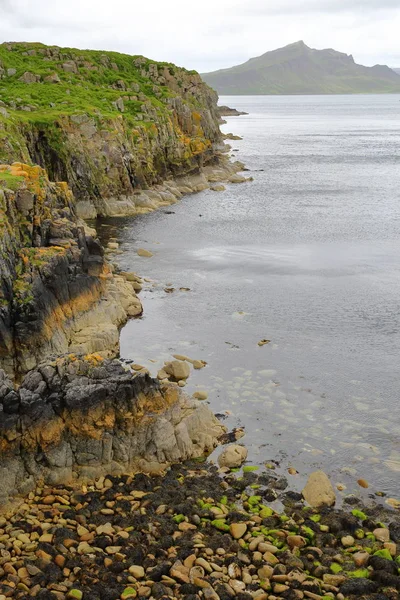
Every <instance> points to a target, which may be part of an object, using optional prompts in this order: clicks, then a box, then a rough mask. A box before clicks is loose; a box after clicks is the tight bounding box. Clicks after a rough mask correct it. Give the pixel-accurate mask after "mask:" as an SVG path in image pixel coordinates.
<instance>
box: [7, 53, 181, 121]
mask: <svg viewBox="0 0 400 600" xmlns="http://www.w3.org/2000/svg"><path fill="white" fill-rule="evenodd" d="M46 51H47V47H46V46H45V45H43V44H24V43H21V44H12V51H11V52H10V51H9V50H8V49H7V44H2V45H0V66H2V67H3V68H4V69H5V70H7V69H9V68H13V69H16V74H15V75H12V76H10V77H9V76H7V77H6V78H5V79H3V80H2V81H0V99H1V100H2V101H3V102H5V103H6V104H9V103H10V102H15V103H16V105H17V106H24V105H30V106H32V107H34V108H36V110H35V111H34V112H33V114H29V113H26V114H21V113H20V114H19V118H21V119H25V120H28V121H29V120H35V119H47V120H53V119H54V118H55V117H57V116H58V115H65V114H75V113H76V112H77V111H82V112H86V113H88V114H99V113H101V115H103V116H115V115H118V114H119V111H118V109H117V108H116V107H115V106H113V104H112V103H113V102H115V101H117V100H118V98H120V97H121V95H124V94H125V93H128V94H131V95H132V94H135V93H138V92H142V93H143V94H144V95H145V96H147V98H148V99H149V100H151V102H152V103H153V105H154V106H155V107H156V108H161V107H162V99H163V98H167V97H169V96H173V95H174V94H173V93H171V91H170V90H169V89H168V88H167V87H161V86H160V87H159V88H158V89H157V90H155V89H154V84H153V82H152V81H151V80H150V79H149V78H148V77H146V76H144V75H143V74H142V72H141V70H142V69H143V70H144V71H148V70H149V66H150V65H151V64H152V63H153V62H154V61H151V60H148V59H144V58H143V57H139V56H129V55H126V54H120V53H118V52H102V51H96V50H77V49H73V48H61V49H60V51H61V54H60V58H59V59H58V58H55V57H51V56H50V57H48V56H46ZM27 52H29V53H31V52H35V55H30V54H27ZM137 59H142V61H143V67H142V69H139V68H137V67H136V66H135V60H137ZM71 60H72V61H75V62H77V63H79V72H78V73H70V72H66V71H65V70H64V69H63V67H62V65H63V64H64V63H68V62H71ZM82 63H86V64H85V66H81V65H82ZM157 64H158V65H160V63H157ZM161 64H162V65H163V66H165V67H166V68H167V69H168V70H169V71H170V72H171V73H176V72H177V71H182V73H185V70H184V69H179V70H178V69H177V67H175V66H174V65H172V64H169V63H161ZM111 65H115V66H116V67H117V69H115V68H113V66H111ZM27 71H28V72H32V73H34V74H35V75H40V76H41V78H42V81H41V82H39V83H32V84H26V83H24V82H22V81H20V78H21V76H22V75H23V74H24V73H25V72H27ZM54 73H57V75H58V77H59V79H60V80H61V81H60V83H57V84H54V83H47V82H46V81H44V80H45V78H46V77H48V76H51V75H53V74H54ZM121 81H123V82H124V84H125V86H126V88H127V89H130V90H131V91H130V92H125V91H124V89H123V88H122V89H121V84H120V83H118V82H121ZM117 86H118V87H117ZM132 86H139V88H138V92H134V91H132V89H133V87H132ZM52 105H55V106H52ZM141 105H142V102H141V101H128V102H127V103H126V105H125V116H126V117H128V118H129V117H130V116H131V117H135V115H137V113H139V112H140V107H141Z"/></svg>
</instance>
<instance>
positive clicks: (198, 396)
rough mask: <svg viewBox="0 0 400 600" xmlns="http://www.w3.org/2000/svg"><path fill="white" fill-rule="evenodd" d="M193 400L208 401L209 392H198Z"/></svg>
mask: <svg viewBox="0 0 400 600" xmlns="http://www.w3.org/2000/svg"><path fill="white" fill-rule="evenodd" d="M193 398H196V399H197V400H207V398H208V392H206V391H202V390H198V391H197V392H194V394H193Z"/></svg>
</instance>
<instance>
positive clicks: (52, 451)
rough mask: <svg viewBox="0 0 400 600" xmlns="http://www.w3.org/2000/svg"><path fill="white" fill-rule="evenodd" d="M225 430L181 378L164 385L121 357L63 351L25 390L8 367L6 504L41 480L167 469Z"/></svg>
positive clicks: (1, 431) (2, 397)
mask: <svg viewBox="0 0 400 600" xmlns="http://www.w3.org/2000/svg"><path fill="white" fill-rule="evenodd" d="M224 431H225V429H224V427H223V426H221V425H220V424H219V422H218V421H217V419H216V418H215V417H214V416H213V415H212V413H211V411H210V410H209V409H208V407H207V406H206V405H204V404H201V403H199V402H198V401H196V400H193V399H190V398H189V397H188V396H187V395H186V394H184V393H183V392H182V390H181V389H180V388H179V387H178V386H176V385H173V384H168V385H165V386H162V387H161V386H160V384H159V383H158V382H157V381H156V380H154V379H151V378H150V377H149V376H148V375H144V374H133V373H132V372H129V371H127V370H126V369H125V368H124V367H123V366H122V365H121V364H120V363H119V362H118V361H117V360H114V361H109V360H103V359H102V358H101V357H99V356H98V355H91V356H87V357H86V358H85V359H84V360H83V359H77V358H76V357H75V356H73V355H70V356H67V357H61V358H56V359H54V360H53V361H52V362H50V363H49V362H47V363H44V364H42V365H39V367H38V369H36V370H34V371H31V372H30V373H28V374H27V376H26V377H25V379H24V380H23V382H22V384H21V386H20V388H19V389H18V391H15V390H14V388H13V385H12V383H11V381H10V380H8V379H7V377H6V375H5V373H4V372H2V371H0V481H1V486H0V505H1V504H4V503H6V502H7V501H8V500H9V499H11V498H13V497H14V496H15V495H17V494H26V493H28V492H29V491H31V490H33V489H35V487H36V485H37V484H38V482H39V481H45V482H46V483H48V484H50V485H55V484H59V483H71V482H72V481H73V480H76V479H87V480H93V479H95V478H96V477H99V476H101V475H104V474H106V473H113V474H114V475H116V474H119V473H125V472H132V471H135V470H138V469H140V470H144V471H147V472H154V471H158V472H159V471H160V470H161V469H165V468H166V467H167V465H168V464H169V463H173V462H178V461H180V460H185V459H187V458H194V457H199V456H202V455H203V454H204V453H206V452H209V451H211V450H212V449H213V448H214V447H215V446H216V445H217V440H218V438H219V437H220V436H221V435H222V434H223V433H224Z"/></svg>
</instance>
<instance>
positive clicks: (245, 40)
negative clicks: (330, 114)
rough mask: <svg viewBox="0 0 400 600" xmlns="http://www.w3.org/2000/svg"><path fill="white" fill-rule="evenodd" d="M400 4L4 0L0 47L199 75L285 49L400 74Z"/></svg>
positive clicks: (357, 0)
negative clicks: (335, 55)
mask: <svg viewBox="0 0 400 600" xmlns="http://www.w3.org/2000/svg"><path fill="white" fill-rule="evenodd" d="M399 32H400V0H197V1H196V2H191V1H190V0H0V41H1V42H2V41H40V42H43V43H46V44H56V45H58V46H73V47H78V48H94V49H96V48H97V49H102V50H117V51H120V52H127V53H129V54H144V55H145V56H148V57H150V58H153V59H156V60H165V61H170V62H174V63H176V64H178V65H181V66H184V67H187V68H189V69H197V70H198V71H200V72H205V71H213V70H215V69H219V68H223V67H230V66H233V65H235V64H239V63H241V62H244V61H245V60H247V59H248V58H250V57H253V56H259V55H260V54H263V53H264V52H267V51H268V50H274V49H275V48H279V47H281V46H285V45H286V44H290V43H292V42H295V41H298V40H300V39H302V40H304V41H305V43H306V44H307V45H308V46H311V47H312V48H334V49H335V50H340V51H342V52H346V53H347V54H353V56H354V58H355V60H356V62H358V63H361V64H365V65H369V66H372V65H374V64H377V63H380V64H388V65H389V66H392V67H399V68H400V43H399V41H400V33H399Z"/></svg>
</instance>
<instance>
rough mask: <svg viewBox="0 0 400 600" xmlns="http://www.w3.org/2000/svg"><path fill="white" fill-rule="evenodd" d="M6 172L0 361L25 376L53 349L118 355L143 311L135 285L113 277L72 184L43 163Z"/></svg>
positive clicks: (0, 198) (0, 237)
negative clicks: (122, 335)
mask: <svg viewBox="0 0 400 600" xmlns="http://www.w3.org/2000/svg"><path fill="white" fill-rule="evenodd" d="M0 170H1V173H0V174H3V177H5V179H4V184H3V188H2V185H1V182H0V367H2V368H4V369H5V370H6V371H7V372H8V373H9V374H10V375H12V376H18V375H20V374H21V373H25V372H26V371H28V370H29V369H32V368H34V367H35V366H36V365H37V363H38V362H39V361H40V360H43V359H44V358H45V357H46V356H48V355H49V354H51V353H53V354H63V353H65V352H68V351H79V352H82V353H85V352H102V353H103V354H104V355H105V356H112V355H115V353H116V352H117V351H118V347H119V327H120V326H121V325H122V324H123V323H124V322H126V320H127V318H128V317H129V316H133V315H137V314H140V313H141V311H142V307H141V304H140V301H139V299H138V298H137V297H136V295H135V293H134V289H133V285H132V283H131V282H128V281H126V280H125V279H124V278H123V277H121V276H115V275H113V273H112V272H111V270H110V266H109V265H108V264H107V262H106V261H105V259H104V252H103V248H102V247H101V245H100V244H99V242H98V241H97V240H96V239H95V238H94V237H93V236H92V235H89V234H88V233H91V232H85V227H84V224H83V222H81V221H80V220H79V219H78V217H77V216H76V212H75V203H74V198H73V196H72V193H71V191H70V190H69V188H68V186H67V185H66V184H65V183H61V182H60V183H53V182H50V181H49V180H48V178H47V174H46V172H45V171H44V170H43V169H41V168H40V167H36V166H35V167H30V166H29V165H24V164H21V163H14V164H13V165H12V166H7V165H3V166H1V167H0ZM10 188H13V189H10ZM93 233H94V234H95V232H93Z"/></svg>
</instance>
